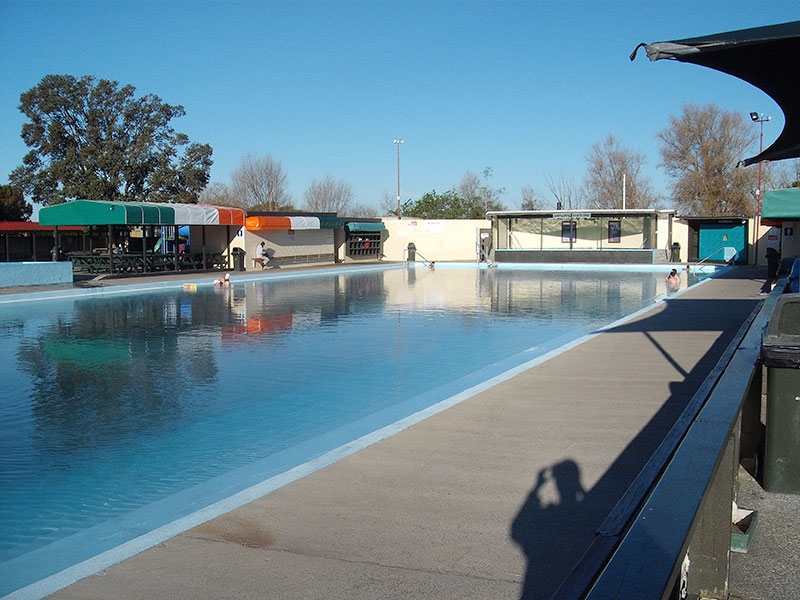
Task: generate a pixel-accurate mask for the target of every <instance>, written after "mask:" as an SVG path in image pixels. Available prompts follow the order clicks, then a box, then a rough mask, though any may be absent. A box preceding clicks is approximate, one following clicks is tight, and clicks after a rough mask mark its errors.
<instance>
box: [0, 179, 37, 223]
mask: <svg viewBox="0 0 800 600" xmlns="http://www.w3.org/2000/svg"><path fill="white" fill-rule="evenodd" d="M32 213H33V207H32V206H31V205H30V204H28V203H27V202H25V196H24V195H23V193H22V190H21V189H20V188H18V187H14V186H13V185H0V221H28V220H30V218H31V214H32Z"/></svg>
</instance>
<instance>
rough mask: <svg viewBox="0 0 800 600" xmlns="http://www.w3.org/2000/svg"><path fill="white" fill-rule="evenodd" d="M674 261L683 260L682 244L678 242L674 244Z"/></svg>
mask: <svg viewBox="0 0 800 600" xmlns="http://www.w3.org/2000/svg"><path fill="white" fill-rule="evenodd" d="M672 262H681V245H680V244H679V243H678V242H673V244H672Z"/></svg>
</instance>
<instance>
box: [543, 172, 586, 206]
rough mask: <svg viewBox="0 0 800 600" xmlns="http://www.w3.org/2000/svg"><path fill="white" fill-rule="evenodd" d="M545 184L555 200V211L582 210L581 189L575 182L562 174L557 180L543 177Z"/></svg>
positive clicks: (546, 176)
mask: <svg viewBox="0 0 800 600" xmlns="http://www.w3.org/2000/svg"><path fill="white" fill-rule="evenodd" d="M545 184H546V185H547V189H548V190H549V191H550V194H551V195H552V196H553V199H554V200H555V205H556V209H557V210H562V209H563V210H572V209H574V208H582V206H583V196H582V194H581V189H580V188H579V187H578V186H577V185H576V184H575V182H574V181H573V180H572V179H570V178H568V177H567V176H566V175H564V173H563V172H562V173H561V174H560V175H559V178H558V179H555V178H554V177H553V176H552V175H550V174H547V175H545Z"/></svg>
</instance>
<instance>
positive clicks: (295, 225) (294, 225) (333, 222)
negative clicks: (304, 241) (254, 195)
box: [245, 215, 343, 231]
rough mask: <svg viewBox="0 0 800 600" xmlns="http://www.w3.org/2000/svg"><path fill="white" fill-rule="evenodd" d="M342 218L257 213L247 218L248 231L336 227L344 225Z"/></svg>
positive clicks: (246, 226)
mask: <svg viewBox="0 0 800 600" xmlns="http://www.w3.org/2000/svg"><path fill="white" fill-rule="evenodd" d="M342 223H343V221H342V219H340V218H339V217H331V216H310V215H292V216H288V215H287V216H285V215H267V216H264V215H256V216H249V217H247V219H246V220H245V228H246V229H247V231H288V230H290V229H291V230H304V229H336V228H338V227H341V226H342Z"/></svg>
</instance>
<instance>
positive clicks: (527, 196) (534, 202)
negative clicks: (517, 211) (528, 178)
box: [520, 185, 544, 210]
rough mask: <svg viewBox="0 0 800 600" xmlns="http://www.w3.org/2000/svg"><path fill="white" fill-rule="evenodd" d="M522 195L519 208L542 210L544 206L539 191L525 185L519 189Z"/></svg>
mask: <svg viewBox="0 0 800 600" xmlns="http://www.w3.org/2000/svg"><path fill="white" fill-rule="evenodd" d="M520 194H521V195H522V203H521V204H520V208H521V209H522V210H542V209H543V208H544V201H543V200H541V199H540V198H539V193H538V192H537V191H536V190H534V189H533V186H532V185H526V186H524V187H523V188H522V189H521V190H520Z"/></svg>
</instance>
